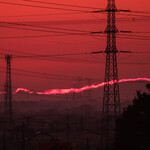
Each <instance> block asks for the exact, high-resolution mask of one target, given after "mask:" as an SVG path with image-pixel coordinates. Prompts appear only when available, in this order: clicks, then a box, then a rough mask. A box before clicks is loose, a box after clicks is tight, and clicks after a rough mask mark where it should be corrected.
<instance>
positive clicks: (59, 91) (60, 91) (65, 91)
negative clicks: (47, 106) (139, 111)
mask: <svg viewBox="0 0 150 150" xmlns="http://www.w3.org/2000/svg"><path fill="white" fill-rule="evenodd" d="M135 81H148V82H150V78H135V79H121V80H119V81H116V80H114V81H109V82H102V83H100V84H97V85H89V86H84V87H81V88H70V89H50V90H46V91H44V92H35V91H30V90H29V89H25V88H17V89H16V90H15V92H13V94H16V93H18V92H20V91H23V92H25V93H29V94H33V93H34V94H38V95H56V94H68V93H73V92H75V93H79V92H82V91H85V90H89V89H96V88H99V87H103V86H105V85H106V84H111V85H113V84H115V83H124V82H135Z"/></svg>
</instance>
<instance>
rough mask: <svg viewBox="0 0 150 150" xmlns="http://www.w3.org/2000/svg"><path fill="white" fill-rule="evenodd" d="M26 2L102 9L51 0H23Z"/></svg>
mask: <svg viewBox="0 0 150 150" xmlns="http://www.w3.org/2000/svg"><path fill="white" fill-rule="evenodd" d="M23 1H26V2H35V3H42V4H50V5H58V6H69V7H77V8H88V9H102V8H96V7H88V6H79V5H69V4H62V3H61V4H60V3H52V2H42V1H36V0H30V1H29V0H23Z"/></svg>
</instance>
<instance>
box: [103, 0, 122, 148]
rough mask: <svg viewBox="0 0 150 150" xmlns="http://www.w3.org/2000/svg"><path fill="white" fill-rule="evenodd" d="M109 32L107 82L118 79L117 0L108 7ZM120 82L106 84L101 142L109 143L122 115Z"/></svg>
mask: <svg viewBox="0 0 150 150" xmlns="http://www.w3.org/2000/svg"><path fill="white" fill-rule="evenodd" d="M105 11H106V12H107V27H106V29H105V33H106V34H107V47H106V50H105V53H106V68H105V82H107V83H108V82H109V81H112V80H113V81H118V66H117V53H118V50H117V46H116V33H117V32H118V29H117V27H116V12H117V11H118V10H117V8H116V5H115V0H108V4H107V8H106V10H105ZM120 112H121V108H120V94H119V84H118V83H115V84H113V85H112V84H109V83H108V84H107V85H105V86H104V95H103V109H102V138H101V144H103V145H104V144H108V143H109V142H110V141H112V139H113V137H114V128H115V120H116V118H117V117H118V115H120Z"/></svg>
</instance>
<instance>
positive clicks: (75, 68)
mask: <svg viewBox="0 0 150 150" xmlns="http://www.w3.org/2000/svg"><path fill="white" fill-rule="evenodd" d="M1 1H3V2H11V3H20V4H32V5H40V6H46V7H48V6H49V7H59V8H64V7H60V6H53V5H45V4H37V3H30V2H24V1H22V0H13V1H12V0H1ZM42 1H43V0H42ZM44 1H46V0H44ZM47 2H55V3H64V4H70V5H71V4H72V5H81V6H89V7H98V8H105V7H106V3H107V1H106V0H88V1H83V0H71V1H70V0H63V1H62V0H57V1H52V0H49V1H47ZM116 3H117V7H118V9H130V10H135V11H149V8H150V1H149V0H121V1H119V0H118V1H117V0H116ZM65 8H69V9H70V8H71V9H76V8H72V7H65ZM79 9H81V10H89V9H83V8H79ZM0 12H1V13H0V16H1V17H0V19H1V21H6V22H11V21H12V22H31V21H33V22H34V21H47V23H46V24H43V23H42V24H40V25H46V26H50V27H61V28H69V29H78V30H88V31H103V30H105V27H106V22H105V21H104V22H100V24H98V23H90V22H88V23H82V24H81V23H72V24H69V23H67V24H66V23H64V24H63V23H62V21H63V20H85V19H99V18H104V19H105V18H106V14H92V13H89V14H84V13H83V14H82V13H81V14H61V15H45V16H34V17H33V16H32V17H31V16H30V17H29V16H24V17H4V16H17V15H31V14H56V13H68V12H69V11H61V10H52V9H44V8H33V7H25V6H24V7H23V6H13V5H6V4H0ZM69 13H71V12H69ZM73 13H74V12H73ZM123 14H124V13H123ZM117 17H119V18H120V17H123V18H128V16H124V15H117ZM130 18H131V17H130ZM138 18H142V17H138ZM60 20H61V23H58V22H54V21H59V22H60ZM50 21H51V22H50ZM36 25H37V24H36ZM149 26H150V22H149V21H139V22H138V21H131V20H130V21H125V22H117V27H118V29H119V30H131V31H134V32H137V31H140V32H150V29H149ZM0 31H1V35H0V37H12V36H24V35H45V34H51V33H45V32H38V31H24V30H18V29H8V28H3V27H1V28H0ZM134 35H135V34H134ZM136 35H137V34H136ZM139 35H143V34H139ZM146 35H147V36H149V34H146ZM117 46H118V50H132V51H133V52H134V51H140V52H141V51H147V52H148V51H149V48H150V44H149V41H146V40H129V39H128V40H127V39H118V40H117ZM105 47H106V38H101V37H93V36H74V35H73V36H51V37H43V38H21V39H18V38H15V39H0V48H4V49H10V50H16V51H19V52H30V53H31V52H32V53H37V54H49V55H51V54H64V53H78V52H91V51H98V50H105ZM67 57H68V58H71V59H72V58H73V59H86V60H87V59H88V60H90V61H100V62H102V63H101V64H94V63H71V62H57V61H46V60H45V61H44V60H34V59H20V60H17V59H13V62H12V67H13V68H18V69H24V70H29V71H37V72H44V73H51V74H59V75H68V76H73V77H77V76H83V77H87V78H92V79H100V82H101V81H103V79H104V69H105V55H103V54H99V55H92V56H91V55H90V56H83V55H82V56H70V57H69V56H67ZM118 60H119V61H120V62H125V63H128V62H129V63H130V62H132V63H134V62H135V63H136V62H138V63H140V62H146V63H149V62H150V61H149V54H148V55H147V54H132V55H130V54H119V55H118ZM0 64H1V65H0V66H4V67H5V61H4V60H1V63H0ZM148 68H149V65H148V64H146V65H137V64H136V65H135V64H132V65H131V64H121V63H120V64H119V78H120V79H121V78H136V77H150V72H149V70H148ZM1 76H2V78H1V79H0V81H1V83H2V84H3V83H4V80H5V74H4V73H1ZM12 80H13V85H14V86H15V87H25V88H31V89H37V90H44V89H48V88H68V87H71V85H72V84H73V82H74V80H71V81H70V80H69V81H61V80H54V79H48V80H47V79H40V78H31V77H25V76H16V75H13V76H12Z"/></svg>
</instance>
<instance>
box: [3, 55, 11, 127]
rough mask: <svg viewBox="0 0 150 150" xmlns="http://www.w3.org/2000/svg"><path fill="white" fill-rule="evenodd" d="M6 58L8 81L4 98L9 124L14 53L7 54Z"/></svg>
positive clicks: (6, 117) (5, 115)
mask: <svg viewBox="0 0 150 150" xmlns="http://www.w3.org/2000/svg"><path fill="white" fill-rule="evenodd" d="M5 60H6V64H7V65H6V82H5V92H6V93H5V98H4V118H5V121H6V123H8V124H9V125H10V124H11V123H12V115H13V114H12V113H13V112H12V87H11V60H12V55H5Z"/></svg>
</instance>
